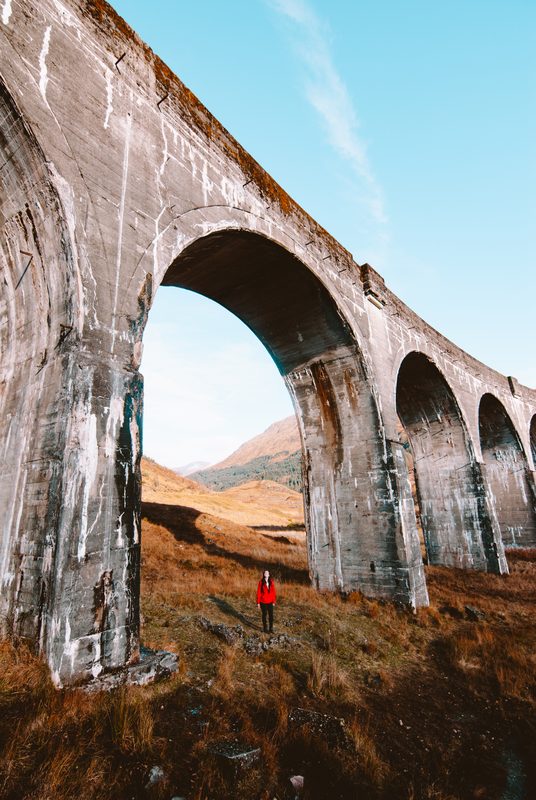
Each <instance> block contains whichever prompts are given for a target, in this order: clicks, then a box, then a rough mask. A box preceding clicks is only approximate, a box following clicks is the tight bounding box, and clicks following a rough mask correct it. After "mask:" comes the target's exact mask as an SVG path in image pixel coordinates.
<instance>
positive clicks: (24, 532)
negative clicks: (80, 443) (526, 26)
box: [0, 79, 82, 648]
mask: <svg viewBox="0 0 536 800" xmlns="http://www.w3.org/2000/svg"><path fill="white" fill-rule="evenodd" d="M0 164H1V166H0V265H1V269H0V271H1V275H2V280H1V281H0V416H1V418H2V421H3V424H2V426H1V427H0V473H1V476H0V477H1V480H0V586H1V589H2V591H1V592H0V626H1V630H2V632H4V633H5V632H9V633H11V634H13V635H16V636H17V637H21V638H24V639H27V640H29V641H30V642H32V643H33V644H40V645H41V647H44V648H46V647H48V645H49V643H50V641H51V638H52V637H51V636H50V627H51V622H52V617H53V606H54V595H55V575H56V573H57V571H58V564H57V557H58V553H57V547H56V543H57V540H58V530H59V520H60V516H61V492H60V491H59V487H60V485H61V484H62V481H63V469H62V461H63V457H64V453H65V448H66V442H67V436H68V433H67V428H66V425H65V420H66V418H67V417H68V413H69V410H70V405H71V400H72V393H73V385H74V380H73V368H74V364H73V357H72V354H73V352H74V348H75V347H76V346H77V344H78V342H79V337H80V332H81V327H82V319H81V303H80V286H79V283H78V278H77V274H76V270H75V266H74V260H75V259H74V257H73V245H72V240H71V236H70V232H69V228H68V224H67V221H66V215H65V211H64V208H63V206H62V204H61V202H60V199H59V196H58V193H57V191H56V188H55V185H54V179H53V175H52V174H51V171H50V168H49V165H48V164H47V162H46V159H45V157H44V154H43V152H42V150H41V148H40V147H39V145H38V143H37V141H36V138H35V136H34V135H33V132H32V130H31V128H30V126H29V125H28V124H27V123H26V122H25V120H24V119H23V116H22V114H21V113H20V111H19V109H18V107H17V104H16V103H15V101H14V99H13V97H12V95H11V93H10V92H9V90H8V88H7V87H6V85H5V83H4V81H3V80H2V79H0ZM51 400H52V402H51Z"/></svg>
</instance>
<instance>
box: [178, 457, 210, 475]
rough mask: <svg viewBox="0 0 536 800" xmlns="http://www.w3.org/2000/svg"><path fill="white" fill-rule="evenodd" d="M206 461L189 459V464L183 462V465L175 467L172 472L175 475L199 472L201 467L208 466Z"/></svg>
mask: <svg viewBox="0 0 536 800" xmlns="http://www.w3.org/2000/svg"><path fill="white" fill-rule="evenodd" d="M209 463H210V462H208V461H190V463H189V464H185V465H184V467H175V468H174V470H173V472H176V473H177V475H183V476H184V477H186V476H187V475H191V474H192V473H193V472H199V470H201V469H205V468H206V467H208V466H209Z"/></svg>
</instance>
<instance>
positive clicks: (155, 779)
mask: <svg viewBox="0 0 536 800" xmlns="http://www.w3.org/2000/svg"><path fill="white" fill-rule="evenodd" d="M165 780H166V773H165V772H164V770H163V769H162V767H158V766H155V767H151V770H150V772H149V780H148V781H147V783H146V784H145V788H146V789H149V788H150V787H151V786H155V784H157V783H162V781H165Z"/></svg>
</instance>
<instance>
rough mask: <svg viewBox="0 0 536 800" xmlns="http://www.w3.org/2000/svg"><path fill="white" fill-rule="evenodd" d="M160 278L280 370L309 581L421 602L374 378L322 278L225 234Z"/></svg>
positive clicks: (256, 238)
mask: <svg viewBox="0 0 536 800" xmlns="http://www.w3.org/2000/svg"><path fill="white" fill-rule="evenodd" d="M162 284H163V285H174V286H180V287H182V288H186V289H190V290H192V291H196V292H198V293H200V294H203V295H205V296H207V297H209V298H211V299H212V300H215V301H217V302H218V303H220V304H221V305H223V306H225V307H226V308H227V309H229V310H230V311H231V312H233V313H234V314H235V315H236V316H238V317H239V318H240V319H242V321H243V322H245V324H246V325H248V327H250V328H251V330H252V331H253V332H254V333H255V334H256V335H257V336H258V337H259V339H260V340H261V341H262V342H263V343H264V345H265V346H266V348H267V349H268V351H269V352H270V354H271V355H272V358H273V360H274V362H275V364H276V366H277V368H278V369H279V372H280V373H281V375H282V376H283V378H284V380H285V383H286V385H287V388H288V390H289V392H290V394H291V397H292V400H293V403H294V407H295V410H296V415H297V418H298V422H299V428H300V433H301V437H302V444H303V453H304V487H305V511H306V525H307V530H308V551H309V563H310V572H311V577H312V580H313V583H314V585H316V586H317V587H318V588H322V589H339V590H342V591H352V590H356V589H359V590H361V591H363V592H365V593H367V594H373V595H376V596H378V595H379V596H385V597H395V598H397V599H399V600H400V601H402V602H404V603H410V604H413V605H421V604H423V603H425V602H427V594H426V587H425V581H424V575H423V571H422V560H421V558H420V553H419V548H418V539H417V536H416V531H415V529H413V530H412V531H409V530H408V529H407V528H403V525H402V519H401V513H400V504H399V497H398V487H397V486H396V483H395V478H394V477H393V476H394V475H395V474H396V468H395V463H394V459H395V458H396V456H395V455H394V454H393V453H387V454H386V442H385V438H384V434H383V426H382V422H381V418H380V413H379V410H378V406H377V401H376V397H375V394H374V391H373V387H372V383H371V381H370V378H369V375H368V373H367V368H366V366H365V362H364V359H363V356H362V353H361V352H360V349H359V347H358V344H357V341H356V339H355V336H354V334H353V332H352V330H351V328H350V325H349V323H348V322H347V320H346V319H345V317H344V315H343V313H342V311H341V309H340V307H339V306H338V304H337V303H336V301H335V300H334V297H333V296H332V295H331V294H330V293H329V291H328V290H327V288H326V287H325V286H324V285H323V283H322V282H321V281H320V280H319V278H318V277H317V276H316V275H315V274H314V273H313V272H312V271H311V270H310V269H309V268H308V267H307V266H305V264H304V263H303V262H302V261H300V260H299V259H298V258H297V257H296V256H295V255H294V254H292V253H291V252H289V251H288V250H286V249H285V248H284V247H282V246H281V245H280V244H279V243H276V242H274V241H273V240H272V239H269V238H267V237H266V236H264V235H260V234H259V233H257V232H252V231H247V230H237V229H228V230H220V231H216V232H212V233H210V234H208V235H205V236H202V237H200V238H198V239H197V240H195V241H193V242H192V243H190V244H189V245H188V246H186V247H185V248H184V249H183V250H182V252H181V253H180V254H179V255H178V257H177V258H175V260H174V261H173V263H172V265H171V266H170V267H169V269H168V270H167V271H166V273H165V275H164V277H163V280H162ZM386 457H387V458H388V459H389V460H390V463H391V469H390V470H386V469H385V458H386Z"/></svg>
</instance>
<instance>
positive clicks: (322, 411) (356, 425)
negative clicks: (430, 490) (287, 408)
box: [287, 348, 428, 607]
mask: <svg viewBox="0 0 536 800" xmlns="http://www.w3.org/2000/svg"><path fill="white" fill-rule="evenodd" d="M287 382H288V384H289V387H290V390H291V393H292V395H293V397H294V401H295V407H296V412H297V416H298V420H299V423H300V428H301V431H302V438H303V442H304V453H305V459H304V467H305V468H304V491H305V503H304V505H305V509H306V527H307V535H308V552H309V565H310V572H311V578H312V581H313V584H314V585H315V586H317V587H318V588H320V589H338V590H341V591H344V592H350V591H356V590H357V591H361V592H363V593H364V594H366V595H368V596H370V597H380V598H387V599H391V600H393V599H394V600H396V601H399V602H401V603H404V604H409V605H412V606H414V607H417V606H421V605H427V603H428V594H427V590H426V581H425V577H424V570H423V563H422V557H421V553H420V548H419V541H418V536H417V530H416V525H415V515H414V511H413V504H412V503H408V493H409V492H410V489H409V481H408V480H407V475H406V480H405V482H404V480H403V475H404V473H403V472H402V471H401V470H400V459H402V461H403V455H402V452H401V447H400V445H399V444H398V443H391V442H387V441H386V440H385V438H384V434H383V428H382V427H381V425H380V422H379V417H378V412H377V407H376V402H375V399H374V396H373V392H372V389H371V386H370V384H369V382H368V381H367V378H366V376H365V373H364V371H363V367H362V365H361V363H360V358H359V355H358V354H357V352H356V351H355V349H352V348H345V349H344V350H339V351H338V352H337V353H334V354H332V355H331V358H329V359H328V358H326V357H324V359H322V360H321V361H317V362H314V363H312V364H309V365H307V366H306V367H304V368H301V369H298V370H295V371H294V372H292V373H290V374H289V375H288V376H287ZM409 496H410V495H409Z"/></svg>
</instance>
